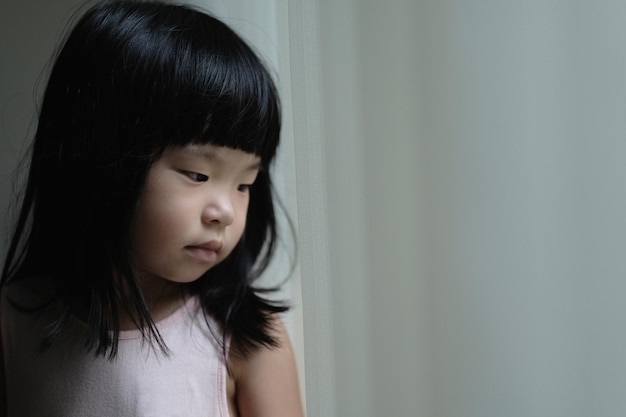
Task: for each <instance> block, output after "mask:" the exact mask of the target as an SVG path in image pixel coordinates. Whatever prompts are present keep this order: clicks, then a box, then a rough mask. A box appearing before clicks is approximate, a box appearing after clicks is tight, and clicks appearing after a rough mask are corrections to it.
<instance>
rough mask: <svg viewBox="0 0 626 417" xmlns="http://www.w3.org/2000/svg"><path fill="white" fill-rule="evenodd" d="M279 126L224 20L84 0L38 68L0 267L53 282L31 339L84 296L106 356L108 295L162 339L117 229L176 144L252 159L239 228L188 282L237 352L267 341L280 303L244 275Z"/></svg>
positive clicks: (8, 273)
mask: <svg viewBox="0 0 626 417" xmlns="http://www.w3.org/2000/svg"><path fill="white" fill-rule="evenodd" d="M279 131H280V105H279V99H278V94H277V91H276V87H275V85H274V83H273V81H272V77H271V75H270V74H269V72H268V70H267V69H266V67H265V66H264V64H263V63H262V62H261V60H260V59H259V58H258V56H257V55H256V54H255V53H254V51H253V50H252V49H251V48H250V47H249V46H248V45H247V44H246V43H245V42H244V41H243V40H242V39H241V38H240V37H239V36H238V35H237V34H235V32H234V31H233V30H231V29H230V28H229V27H228V26H227V25H226V24H224V23H222V22H221V21H219V20H218V19H216V18H214V17H212V16H210V15H209V14H207V13H205V12H200V11H198V10H195V9H194V8H192V7H190V6H182V5H172V4H165V3H161V2H155V1H136V0H134V1H130V0H121V1H120V0H117V1H104V2H100V3H98V4H97V5H95V6H94V7H92V8H91V9H89V10H88V11H87V12H86V13H85V14H84V15H83V16H82V17H81V18H80V19H79V20H78V22H77V23H76V25H75V26H74V28H73V29H72V30H71V32H70V33H69V35H68V36H67V38H66V40H65V42H64V44H63V46H62V47H61V49H60V50H59V52H58V56H57V58H56V61H55V63H54V65H53V67H52V69H51V73H50V77H49V80H48V84H47V87H46V90H45V92H44V97H43V102H42V104H41V108H40V113H39V120H38V125H37V130H36V133H35V137H34V142H33V144H32V149H31V156H30V168H29V173H28V179H27V183H26V187H25V190H24V193H23V196H22V202H21V204H22V206H21V210H20V212H19V215H18V218H17V222H16V227H15V231H14V234H13V237H12V240H11V242H10V246H9V250H8V253H7V258H6V262H5V265H4V268H3V272H2V285H7V284H8V283H11V282H18V281H20V280H23V279H25V278H28V277H33V276H37V277H45V279H46V280H50V282H51V283H52V284H53V285H54V287H55V289H56V296H57V297H59V298H60V299H61V300H62V301H63V305H64V311H63V313H62V315H61V316H60V317H59V319H58V321H57V322H56V324H55V325H54V326H52V327H51V328H50V331H49V333H48V336H47V338H46V340H45V341H44V346H45V345H49V344H51V343H53V341H54V340H55V338H56V337H58V335H59V334H60V332H61V331H62V329H63V326H64V324H65V322H66V321H67V319H68V318H69V316H70V314H71V309H72V306H75V305H76V304H77V303H80V302H81V300H87V308H88V309H89V318H88V325H89V332H88V334H87V336H86V342H87V346H88V347H89V348H93V349H94V350H95V351H96V353H98V354H107V353H108V354H110V355H111V356H115V354H116V352H117V342H118V335H119V323H118V313H119V309H120V308H125V309H127V310H129V311H130V313H131V315H132V316H133V317H134V319H135V320H136V323H137V324H138V325H139V327H140V328H141V329H143V330H142V331H143V332H144V336H145V337H147V338H149V339H151V340H152V341H157V343H158V344H159V345H160V346H161V347H162V348H166V347H165V346H164V345H163V343H162V339H161V337H160V335H159V333H158V330H157V329H156V327H155V326H154V323H153V321H152V319H151V318H150V314H149V312H148V309H147V306H146V303H145V300H144V299H143V296H142V293H141V290H140V287H139V284H138V281H137V279H136V276H135V273H134V271H133V256H132V253H131V250H130V247H131V239H132V235H131V232H130V231H131V224H132V222H133V218H134V213H135V208H136V204H137V201H138V197H139V195H140V193H141V191H142V188H143V186H144V182H145V180H146V176H147V173H148V170H149V169H150V167H151V165H152V164H153V163H154V161H156V160H157V159H158V158H159V157H160V156H161V155H162V153H163V152H164V151H165V150H166V149H168V148H170V147H175V146H184V145H186V144H189V143H211V144H214V145H218V146H226V147H230V148H234V149H239V150H242V151H245V152H248V153H253V154H255V155H257V156H259V157H260V159H261V169H260V172H259V175H258V177H257V180H256V181H255V183H254V185H253V187H252V188H251V190H250V193H251V194H250V204H249V209H248V216H247V223H246V228H245V231H244V234H243V236H242V238H241V240H240V241H239V243H238V244H237V246H236V247H235V249H234V250H233V252H232V253H231V254H230V255H229V256H228V257H227V259H225V260H224V261H223V262H222V263H220V264H218V265H217V266H215V267H214V268H212V269H210V270H209V271H208V272H207V273H206V274H204V275H203V276H202V277H200V278H199V279H198V280H197V281H195V282H193V283H192V284H190V285H189V288H190V289H191V291H192V292H193V293H195V294H198V295H199V297H200V300H201V304H202V306H203V308H204V310H205V312H206V313H208V314H210V315H211V316H212V317H214V318H215V319H216V320H217V321H218V323H220V324H221V325H222V328H223V331H224V332H225V333H226V335H228V336H230V337H231V338H232V340H233V342H235V343H237V345H238V346H239V347H240V349H241V351H242V352H244V353H245V352H248V351H250V350H253V349H256V348H258V347H260V346H263V345H265V346H270V347H271V346H275V344H276V340H275V339H274V338H273V337H272V332H271V323H272V315H273V314H274V313H278V312H283V311H285V310H286V309H287V307H286V305H285V304H282V303H277V302H271V301H269V300H268V299H267V297H266V296H265V295H264V293H263V292H262V291H259V290H257V289H255V287H254V285H253V284H254V281H255V280H256V278H258V276H259V275H260V274H261V273H262V272H263V271H264V270H265V268H266V267H267V265H268V263H269V260H270V258H271V256H272V254H273V252H274V249H275V244H276V241H277V226H276V216H275V208H274V204H273V191H272V183H271V176H270V166H271V164H272V161H273V160H274V157H275V154H276V149H277V146H278V141H279ZM114 277H115V278H117V279H114ZM126 299H130V301H129V302H127V304H124V303H125V301H124V300H126ZM120 306H122V307H120Z"/></svg>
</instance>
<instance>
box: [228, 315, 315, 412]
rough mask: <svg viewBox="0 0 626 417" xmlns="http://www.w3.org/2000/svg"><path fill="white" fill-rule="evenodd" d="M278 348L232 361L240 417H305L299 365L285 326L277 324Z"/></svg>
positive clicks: (280, 323)
mask: <svg viewBox="0 0 626 417" xmlns="http://www.w3.org/2000/svg"><path fill="white" fill-rule="evenodd" d="M274 330H275V335H274V336H275V337H276V339H277V341H278V342H279V343H280V345H279V347H278V348H274V349H268V348H262V349H261V350H259V351H258V352H255V353H253V354H252V355H251V356H250V357H248V358H247V359H244V360H235V361H234V363H233V361H232V360H231V371H232V372H233V378H234V382H235V399H236V404H237V409H238V411H239V417H303V416H304V413H303V411H302V403H301V401H300V390H299V388H298V375H297V371H296V362H295V358H294V354H293V349H292V347H291V342H290V341H289V336H288V335H287V331H286V329H285V326H284V324H283V322H282V321H281V320H280V319H277V320H276V321H275V326H274Z"/></svg>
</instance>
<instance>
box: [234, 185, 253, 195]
mask: <svg viewBox="0 0 626 417" xmlns="http://www.w3.org/2000/svg"><path fill="white" fill-rule="evenodd" d="M250 187H252V184H239V185H238V186H237V191H239V192H241V193H247V192H248V191H250Z"/></svg>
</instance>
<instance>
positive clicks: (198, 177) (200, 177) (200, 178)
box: [184, 171, 209, 182]
mask: <svg viewBox="0 0 626 417" xmlns="http://www.w3.org/2000/svg"><path fill="white" fill-rule="evenodd" d="M184 174H185V175H186V176H187V177H189V178H190V179H191V180H192V181H195V182H206V181H208V180H209V177H208V176H206V175H204V174H200V173H198V172H190V171H184Z"/></svg>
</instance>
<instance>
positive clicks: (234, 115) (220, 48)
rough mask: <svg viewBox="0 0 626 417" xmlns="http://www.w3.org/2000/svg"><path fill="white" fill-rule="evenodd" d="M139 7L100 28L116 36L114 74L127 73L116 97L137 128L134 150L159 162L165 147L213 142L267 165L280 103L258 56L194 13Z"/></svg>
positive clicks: (227, 31) (221, 26) (220, 26)
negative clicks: (125, 29) (244, 153)
mask: <svg viewBox="0 0 626 417" xmlns="http://www.w3.org/2000/svg"><path fill="white" fill-rule="evenodd" d="M135 7H136V9H137V11H138V12H141V13H137V16H136V17H135V18H133V15H132V11H131V12H130V13H131V16H127V15H122V16H119V20H118V21H116V20H115V19H111V21H110V24H109V25H107V27H104V28H103V30H109V31H111V34H112V35H115V34H118V33H119V43H120V45H119V52H118V53H117V57H116V58H115V59H114V64H113V69H112V70H113V71H112V72H113V74H118V73H122V74H121V76H115V77H114V80H115V82H116V85H113V86H112V87H113V88H112V89H111V91H112V96H111V98H112V99H114V100H117V101H118V105H119V106H120V108H125V111H124V112H120V115H121V116H122V117H125V118H126V120H124V121H122V123H121V125H126V126H131V127H133V129H137V130H138V131H136V132H132V138H133V139H132V140H133V141H134V140H140V141H141V142H140V143H137V148H138V149H137V150H138V151H139V152H140V153H142V151H145V152H150V151H152V152H154V151H155V150H156V153H157V156H158V154H160V152H162V150H163V149H165V148H166V147H168V146H177V145H181V146H182V145H186V144H188V143H192V142H193V143H211V144H214V145H217V146H226V147H229V148H233V149H238V150H242V151H244V152H248V153H253V154H255V155H257V156H259V157H260V158H261V160H262V163H263V165H264V166H266V167H267V166H268V165H269V164H270V162H271V161H272V160H273V158H274V156H275V153H276V148H277V146H278V138H279V131H280V109H279V98H278V94H277V91H276V88H275V85H274V82H273V80H272V77H271V75H270V74H269V72H268V70H267V69H266V67H265V66H264V64H263V63H262V62H261V61H260V59H259V58H258V57H257V55H256V54H255V53H254V51H252V50H251V48H250V47H249V46H248V45H247V44H246V43H245V42H244V41H243V40H241V39H240V38H239V37H238V36H237V35H236V34H235V33H234V32H233V31H232V29H230V28H229V27H228V26H226V25H225V24H224V23H222V22H221V21H219V20H217V19H215V18H213V17H211V16H209V15H207V14H204V13H197V12H195V11H194V10H193V9H191V8H189V7H178V6H177V7H174V6H169V7H168V6H166V7H160V8H158V9H156V10H155V11H154V13H152V14H146V13H145V12H144V11H143V10H141V9H144V8H145V9H150V7H151V5H150V3H137V4H136V5H135ZM127 13H129V12H127ZM125 27H128V29H129V30H128V32H125V31H124V28H125ZM107 38H110V36H107ZM124 73H125V74H124ZM138 99H144V100H145V101H144V102H137V100H138ZM133 125H134V126H133ZM155 126H159V127H160V131H154V127H155ZM128 133H130V132H127V134H125V135H123V136H125V137H127V138H129V135H128ZM142 148H143V149H142Z"/></svg>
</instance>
